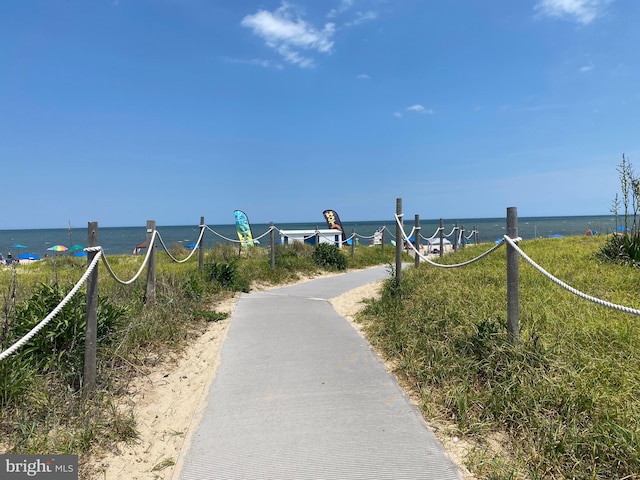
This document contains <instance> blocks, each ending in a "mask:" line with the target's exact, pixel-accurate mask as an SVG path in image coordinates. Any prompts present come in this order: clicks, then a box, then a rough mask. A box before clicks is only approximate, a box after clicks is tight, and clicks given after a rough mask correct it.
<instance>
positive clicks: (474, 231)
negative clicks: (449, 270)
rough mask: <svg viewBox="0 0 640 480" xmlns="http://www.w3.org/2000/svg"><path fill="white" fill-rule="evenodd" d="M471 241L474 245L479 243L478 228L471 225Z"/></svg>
mask: <svg viewBox="0 0 640 480" xmlns="http://www.w3.org/2000/svg"><path fill="white" fill-rule="evenodd" d="M473 243H474V245H478V243H480V242H479V241H478V229H477V228H476V226H475V225H474V226H473Z"/></svg>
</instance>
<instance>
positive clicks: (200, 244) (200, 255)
mask: <svg viewBox="0 0 640 480" xmlns="http://www.w3.org/2000/svg"><path fill="white" fill-rule="evenodd" d="M204 227H205V224H204V217H200V236H199V237H198V238H200V241H199V242H198V250H199V251H198V270H199V271H202V269H203V268H204V233H203V232H204Z"/></svg>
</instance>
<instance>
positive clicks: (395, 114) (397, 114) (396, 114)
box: [393, 112, 402, 118]
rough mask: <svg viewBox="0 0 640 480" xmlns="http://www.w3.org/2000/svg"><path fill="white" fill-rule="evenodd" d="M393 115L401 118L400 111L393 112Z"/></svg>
mask: <svg viewBox="0 0 640 480" xmlns="http://www.w3.org/2000/svg"><path fill="white" fill-rule="evenodd" d="M393 116H394V117H396V118H402V113H400V112H393Z"/></svg>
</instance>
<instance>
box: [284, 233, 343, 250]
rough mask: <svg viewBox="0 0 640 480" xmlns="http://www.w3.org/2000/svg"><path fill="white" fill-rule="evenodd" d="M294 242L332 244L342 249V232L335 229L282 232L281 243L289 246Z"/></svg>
mask: <svg viewBox="0 0 640 480" xmlns="http://www.w3.org/2000/svg"><path fill="white" fill-rule="evenodd" d="M292 242H300V243H308V244H310V245H317V244H318V243H332V244H334V245H336V246H337V247H342V232H341V231H340V230H333V229H319V230H280V243H281V244H282V245H288V244H289V243H292Z"/></svg>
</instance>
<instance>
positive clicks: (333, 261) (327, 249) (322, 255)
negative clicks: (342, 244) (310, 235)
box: [313, 243, 347, 270]
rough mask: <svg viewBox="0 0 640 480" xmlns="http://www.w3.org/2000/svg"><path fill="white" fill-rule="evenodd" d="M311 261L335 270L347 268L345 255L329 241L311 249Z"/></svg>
mask: <svg viewBox="0 0 640 480" xmlns="http://www.w3.org/2000/svg"><path fill="white" fill-rule="evenodd" d="M313 261H314V262H315V263H316V265H318V266H320V267H323V268H328V269H336V270H345V269H346V268H347V257H345V256H344V255H343V254H342V252H341V251H340V249H339V248H338V247H336V246H335V245H332V244H330V243H321V244H320V245H318V246H316V248H315V250H314V251H313Z"/></svg>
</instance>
